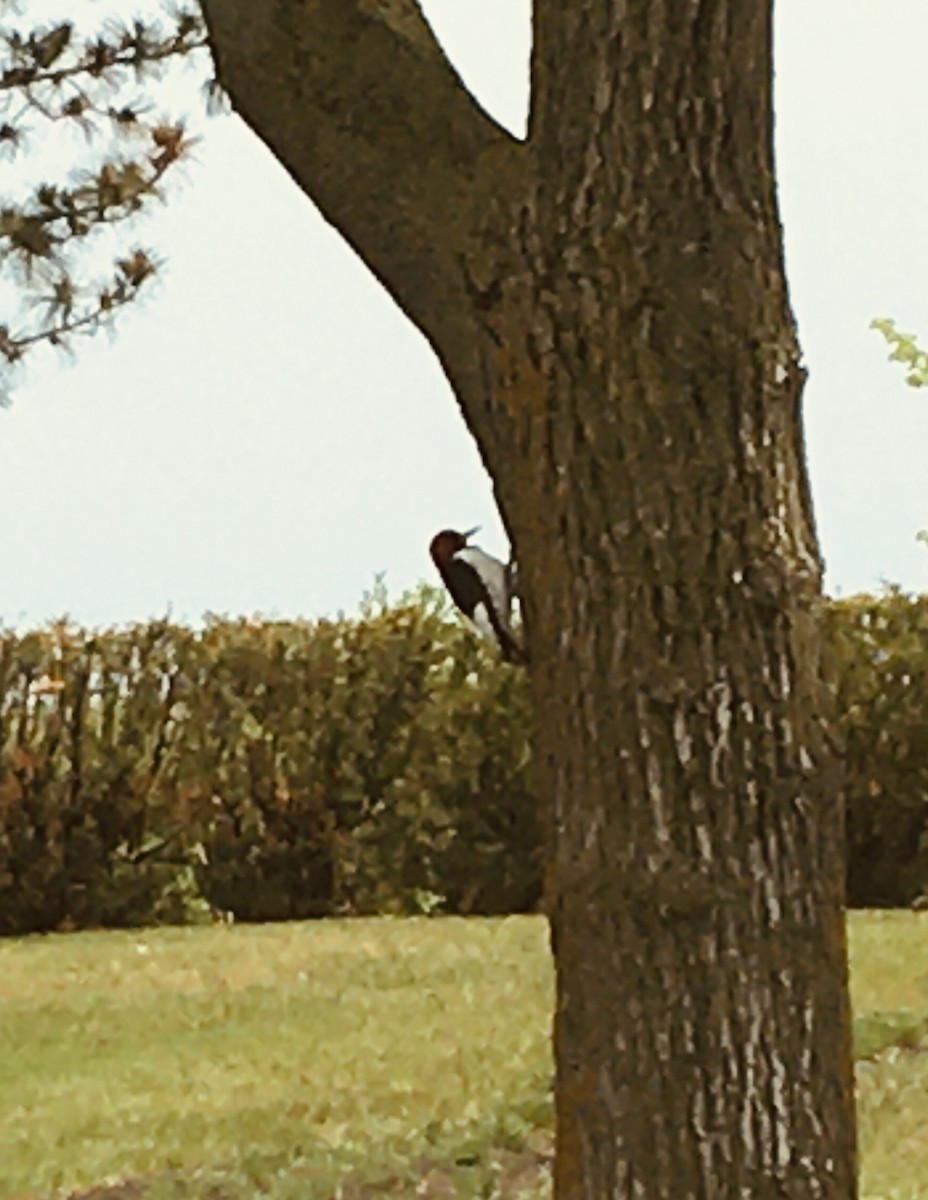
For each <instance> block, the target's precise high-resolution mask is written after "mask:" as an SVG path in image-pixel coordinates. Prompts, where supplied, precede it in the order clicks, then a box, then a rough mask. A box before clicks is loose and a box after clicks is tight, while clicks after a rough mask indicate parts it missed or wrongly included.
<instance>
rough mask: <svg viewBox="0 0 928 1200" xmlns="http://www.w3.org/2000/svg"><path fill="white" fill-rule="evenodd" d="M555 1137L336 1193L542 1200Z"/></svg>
mask: <svg viewBox="0 0 928 1200" xmlns="http://www.w3.org/2000/svg"><path fill="white" fill-rule="evenodd" d="M553 1142H554V1139H553V1135H552V1134H551V1133H550V1132H548V1131H546V1130H538V1131H537V1133H536V1134H535V1135H533V1136H532V1138H531V1145H527V1146H524V1147H522V1148H520V1149H518V1150H512V1149H498V1150H494V1151H492V1152H491V1153H489V1154H486V1155H481V1156H480V1157H463V1158H460V1159H457V1160H456V1161H453V1162H432V1161H429V1160H427V1159H423V1160H421V1161H419V1162H416V1163H414V1164H411V1165H410V1168H409V1171H408V1173H407V1172H404V1173H403V1174H402V1175H392V1176H389V1177H387V1178H384V1179H377V1180H362V1179H360V1178H357V1177H353V1176H349V1177H348V1178H347V1179H345V1180H343V1182H342V1184H341V1186H340V1187H339V1189H338V1193H337V1195H338V1197H339V1200H381V1198H384V1200H387V1198H393V1200H396V1198H397V1197H400V1196H403V1197H410V1198H412V1197H415V1198H416V1200H419V1198H421V1200H459V1198H460V1197H462V1196H475V1197H476V1196H499V1197H502V1196H505V1197H506V1200H542V1198H544V1197H547V1196H548V1195H550V1191H551V1163H552V1161H553V1157H554V1146H553ZM153 1182H154V1181H153V1180H151V1179H144V1178H137V1179H123V1180H120V1181H119V1182H117V1183H110V1184H97V1185H95V1186H94V1187H91V1188H87V1189H84V1190H79V1191H76V1192H71V1193H69V1195H68V1196H67V1200H145V1197H146V1195H147V1194H148V1193H149V1191H150V1190H151V1188H152V1185H153ZM178 1185H179V1191H180V1194H181V1195H183V1196H185V1197H187V1200H232V1198H233V1197H234V1196H237V1194H238V1193H236V1192H235V1191H234V1190H230V1191H229V1192H226V1191H225V1190H224V1189H223V1188H222V1187H221V1186H218V1185H216V1184H214V1183H211V1184H207V1185H205V1186H204V1187H203V1190H202V1191H198V1192H196V1193H192V1192H188V1191H187V1190H186V1189H185V1188H184V1187H183V1184H182V1180H180V1179H178Z"/></svg>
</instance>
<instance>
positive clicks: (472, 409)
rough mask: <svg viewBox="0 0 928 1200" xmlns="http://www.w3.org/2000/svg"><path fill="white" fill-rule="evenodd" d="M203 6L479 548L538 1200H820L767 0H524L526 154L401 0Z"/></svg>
mask: <svg viewBox="0 0 928 1200" xmlns="http://www.w3.org/2000/svg"><path fill="white" fill-rule="evenodd" d="M204 7H205V10H206V14H207V18H208V21H209V25H210V30H211V36H212V39H213V45H214V48H215V50H216V53H217V61H218V66H219V69H220V77H221V79H222V81H223V82H224V83H225V85H226V86H227V88H228V89H229V91H230V93H231V96H232V99H233V102H234V103H235V105H236V107H237V108H238V109H239V111H240V112H241V113H242V114H243V115H244V116H245V118H246V119H247V120H248V121H249V122H250V123H251V124H252V125H253V127H254V128H255V129H256V130H257V132H258V133H259V134H260V135H261V136H262V137H263V138H264V139H265V140H266V141H267V142H268V144H269V145H271V147H272V148H273V149H274V150H275V152H276V153H278V155H279V156H280V157H281V159H282V160H283V161H284V162H285V163H286V165H287V166H288V168H289V169H290V170H291V171H292V173H293V174H294V176H295V177H296V178H297V180H298V182H299V183H300V184H301V186H303V187H304V188H305V189H306V191H307V192H308V193H309V194H310V195H311V196H312V197H313V198H314V199H315V200H316V202H317V203H318V204H319V205H320V207H321V208H322V209H323V212H325V213H326V215H327V216H328V217H329V219H330V220H332V221H333V223H335V224H336V225H337V226H338V227H339V228H340V229H341V230H342V231H343V232H344V233H345V234H346V236H348V238H349V240H350V241H351V242H352V244H353V245H354V246H355V247H356V249H357V250H358V251H359V253H360V254H361V255H362V257H364V259H365V261H367V262H368V263H369V264H370V265H371V266H372V269H374V270H375V271H376V273H377V274H378V276H379V277H380V278H381V279H382V280H383V282H384V283H385V285H386V286H387V287H388V288H389V289H390V290H391V292H392V293H393V295H394V296H395V297H396V298H397V300H398V302H399V303H400V304H401V306H402V307H403V308H404V309H405V311H406V312H407V313H409V315H410V316H411V317H412V319H414V320H415V321H416V322H417V323H418V324H419V326H420V328H422V329H423V331H424V332H425V333H426V336H428V337H429V339H430V340H431V342H432V344H433V345H434V346H435V348H436V351H437V352H438V354H439V356H440V358H441V359H442V362H443V364H444V366H445V368H446V371H447V373H448V376H449V378H450V380H451V382H452V384H453V386H454V388H455V391H456V394H457V396H458V399H459V400H460V403H461V405H462V408H463V410H464V413H465V416H466V418H467V420H468V423H469V425H470V428H471V429H472V431H473V433H474V436H475V437H476V439H477V441H478V444H479V445H480V448H481V451H482V453H483V456H484V459H485V461H486V463H487V466H488V468H489V470H490V472H491V475H492V477H493V479H494V482H495V487H496V493H497V497H498V500H499V503H500V508H501V511H502V513H503V516H504V520H505V521H506V524H507V527H508V529H509V531H510V534H511V536H512V539H513V544H514V547H515V550H516V553H517V557H518V561H519V566H520V581H521V586H522V590H523V593H524V603H523V607H524V613H525V624H526V636H527V639H528V643H529V649H530V653H531V659H532V667H531V677H532V687H533V690H534V695H535V702H536V712H537V737H536V760H537V765H538V778H539V794H540V796H541V797H542V799H543V802H544V804H545V805H546V806H549V807H550V811H551V814H552V820H551V827H552V839H551V856H550V859H551V861H550V872H549V879H548V902H549V913H550V919H551V930H552V942H553V947H554V952H555V962H556V971H557V1013H556V1018H555V1052H556V1063H557V1082H556V1108H557V1123H558V1146H557V1156H556V1166H555V1192H556V1196H557V1198H558V1200H575V1198H576V1200H580V1198H581V1197H584V1198H593V1200H599V1198H601V1197H607V1196H609V1197H622V1198H625V1197H628V1198H629V1200H631V1198H639V1197H640V1198H647V1200H657V1198H659V1197H666V1198H667V1200H684V1198H687V1197H693V1198H694V1200H695V1198H697V1197H698V1198H710V1197H712V1198H716V1197H717V1198H719V1200H721V1198H725V1200H728V1198H731V1200H735V1198H738V1200H741V1198H742V1197H750V1198H751V1200H765V1198H766V1197H770V1198H771V1200H772V1198H773V1197H776V1198H777V1200H782V1198H784V1197H786V1198H788V1200H807V1198H808V1200H812V1198H813V1197H815V1198H817V1200H832V1198H833V1200H849V1198H851V1197H853V1196H854V1195H855V1194H856V1193H855V1182H854V1158H855V1155H854V1126H853V1091H852V1076H851V1065H850V1063H851V1058H850V1045H849V1014H848V1004H847V980H846V954H845V945H844V931H843V914H842V909H841V905H842V876H843V863H844V854H843V844H842V827H841V811H840V803H839V786H838V778H837V773H836V769H835V764H834V761H833V756H832V753H831V751H830V749H829V745H828V741H827V736H826V725H825V722H826V718H827V712H826V705H827V695H826V692H825V689H824V687H823V685H822V683H821V680H820V676H819V664H818V652H817V643H818V623H819V620H818V608H819V595H820V574H821V572H820V564H819V558H818V550H817V546H816V541H815V534H814V529H813V525H812V518H811V512H810V505H809V496H808V488H807V482H806V476H805V462H804V453H803V447H802V436H801V424H800V394H801V390H802V377H803V373H802V370H801V368H800V367H799V364H798V350H797V347H796V341H795V335H794V329H793V322H792V317H791V314H790V311H789V305H788V300H787V296H786V287H785V281H784V277H783V267H782V253H781V243H780V230H779V223H778V218H777V212H776V203H775V195H774V186H773V173H772V149H771V112H770V92H771V46H770V18H771V7H772V3H771V0H766V2H764V0H757V2H756V3H752V4H731V3H730V2H729V0H691V2H690V3H686V4H683V3H680V4H675V5H665V4H662V3H654V2H651V3H643V2H641V3H637V2H636V3H627V2H626V0H571V3H570V4H566V3H563V0H536V3H535V14H534V31H535V44H534V50H533V64H532V88H533V91H532V113H531V120H530V130H529V138H528V142H527V144H520V143H517V142H515V141H514V140H512V139H509V138H508V137H507V135H505V134H504V133H503V132H502V131H501V130H500V129H499V128H498V127H497V126H495V125H493V123H492V122H491V121H490V120H489V119H488V118H486V116H485V115H484V114H482V113H481V112H480V111H479V110H478V109H477V108H476V106H475V105H474V104H473V102H472V101H470V100H469V98H468V97H467V95H466V93H465V92H464V89H463V87H462V86H461V84H460V81H459V80H457V78H456V77H455V76H454V74H453V72H452V71H451V69H450V68H449V67H448V65H447V63H446V62H445V60H444V59H443V57H442V56H441V52H440V51H439V49H438V47H437V45H436V44H435V42H434V39H432V37H431V34H430V31H429V30H428V27H427V26H426V25H425V23H424V22H423V21H422V19H421V14H419V11H418V8H417V6H416V5H415V4H414V3H413V2H412V0H304V3H303V4H302V5H300V6H293V5H288V4H284V3H283V2H282V0H278V2H277V3H268V4H265V5H252V4H250V3H247V2H246V0H206V3H205V5H204Z"/></svg>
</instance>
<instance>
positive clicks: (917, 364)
mask: <svg viewBox="0 0 928 1200" xmlns="http://www.w3.org/2000/svg"><path fill="white" fill-rule="evenodd" d="M870 328H871V329H876V330H877V331H878V332H879V333H881V334H882V335H883V337H884V338H885V339H886V342H887V344H888V345H889V347H890V355H889V358H890V361H891V362H901V363H903V365H904V366H905V370H906V376H905V381H906V383H907V384H908V385H909V386H910V387H925V385H926V384H928V352H926V351H924V350H922V349H921V348H920V346H919V345H918V343H917V341H916V340H915V334H913V333H900V332H899V330H898V329H897V328H896V322H895V321H893V320H892V319H891V318H889V317H876V318H875V319H874V320H873V321H871V322H870Z"/></svg>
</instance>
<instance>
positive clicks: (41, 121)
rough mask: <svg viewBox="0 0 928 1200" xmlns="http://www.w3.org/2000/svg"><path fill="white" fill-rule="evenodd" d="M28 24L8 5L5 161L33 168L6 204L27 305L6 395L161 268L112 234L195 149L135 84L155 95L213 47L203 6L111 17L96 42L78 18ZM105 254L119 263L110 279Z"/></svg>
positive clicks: (1, 227) (20, 316)
mask: <svg viewBox="0 0 928 1200" xmlns="http://www.w3.org/2000/svg"><path fill="white" fill-rule="evenodd" d="M15 15H16V14H15V10H14V11H13V12H11V11H10V6H6V7H4V8H2V9H0V155H2V156H3V157H5V158H7V159H10V160H12V161H13V163H14V165H17V164H19V165H20V166H21V167H22V169H21V170H15V171H10V170H9V169H8V170H7V171H6V174H7V176H8V177H9V176H10V175H12V176H14V177H15V178H17V179H18V180H19V184H18V194H17V195H15V196H10V195H3V196H0V285H2V291H0V303H2V304H5V305H8V306H9V307H10V309H14V308H15V309H16V310H17V312H16V315H14V314H13V313H12V312H11V314H10V315H9V316H7V317H6V318H4V319H2V320H0V400H3V399H8V396H9V382H10V368H11V367H12V366H13V365H14V364H16V363H18V362H19V361H20V360H21V359H22V358H23V356H24V354H25V353H26V352H27V351H28V350H29V349H30V348H32V347H34V346H36V345H38V344H41V343H45V344H49V345H53V346H62V347H67V346H69V345H70V344H71V342H72V339H73V337H74V336H75V335H78V334H91V333H94V332H95V331H96V330H97V329H99V328H100V327H101V325H104V324H106V323H108V322H110V321H111V320H112V318H113V316H114V314H115V313H116V312H117V311H118V310H120V309H122V308H124V307H125V306H127V305H129V304H131V303H132V302H133V301H134V300H135V299H136V298H137V296H138V294H139V292H140V290H141V289H142V288H143V286H144V285H145V284H146V283H147V282H148V281H149V280H150V279H151V278H152V276H153V275H154V274H155V273H156V271H157V262H156V259H155V256H154V255H153V254H152V253H151V252H150V251H149V250H146V249H144V248H143V247H142V246H140V245H137V244H135V243H134V242H132V241H130V240H129V238H128V236H127V235H126V234H121V235H120V236H119V237H117V238H113V239H110V243H109V246H106V245H104V246H101V244H100V240H101V238H100V235H101V232H103V231H106V230H109V231H113V232H118V230H119V229H121V227H122V226H124V225H126V224H127V222H129V221H130V219H131V218H133V217H134V216H136V215H137V214H138V213H140V212H142V211H143V210H145V209H147V208H148V207H149V206H150V204H151V202H152V200H154V199H156V198H158V197H159V196H160V195H161V194H162V187H163V184H164V181H165V179H166V177H167V175H168V173H169V172H170V171H171V170H172V169H173V168H174V166H175V165H176V164H177V163H179V162H182V161H183V160H184V159H185V158H186V156H187V154H188V151H189V149H190V147H191V145H192V139H191V138H190V137H189V136H188V134H187V131H186V127H185V124H184V122H183V121H182V120H178V119H176V118H168V117H164V116H162V115H155V113H154V111H153V106H152V102H151V100H150V99H140V98H139V97H138V95H137V93H136V90H135V89H137V88H138V86H139V85H140V84H145V85H146V88H147V89H148V90H149V91H151V88H152V85H153V84H154V83H155V82H156V81H157V80H158V79H159V78H161V77H163V76H164V74H165V72H166V70H167V68H168V66H169V64H170V63H172V62H174V61H176V60H178V59H186V58H188V57H190V56H191V55H195V54H197V53H199V52H201V51H203V50H204V47H205V44H206V39H205V32H204V29H203V25H202V20H201V17H200V15H199V12H198V10H197V9H195V8H192V7H176V8H173V9H171V10H167V11H164V12H163V13H161V14H160V15H159V16H152V17H149V18H145V17H141V16H139V17H135V18H134V19H133V20H131V21H126V20H124V19H122V18H119V17H111V18H110V19H109V20H108V21H107V22H105V23H104V25H103V27H102V29H101V30H99V31H97V32H95V33H93V34H88V35H81V34H80V33H79V31H78V29H77V27H76V26H75V24H74V23H73V21H72V20H70V19H64V20H58V21H54V22H51V23H49V24H46V25H44V26H40V27H34V28H31V29H28V30H22V29H20V28H18V27H17V25H16V24H15V23H14V19H15ZM75 131H76V132H78V133H79V134H80V135H81V137H82V142H83V146H84V151H83V153H82V155H81V160H80V163H79V165H78V163H76V162H75V160H74V152H73V138H72V140H70V141H69V140H68V135H69V134H72V135H73V133H74V132H75ZM26 157H29V158H32V157H38V159H39V160H40V165H41V166H42V169H47V168H46V167H45V160H46V159H47V160H49V165H51V166H52V168H53V170H54V171H55V173H57V174H58V175H59V176H60V177H59V178H58V179H52V180H49V179H47V178H45V177H42V176H41V175H40V176H39V177H38V178H37V179H35V180H34V181H32V182H29V173H28V171H27V170H26V169H25V168H26V166H27V165H28V164H26V163H23V162H22V160H23V159H24V158H26ZM75 168H76V169H75ZM101 257H104V258H105V257H109V259H110V261H111V264H112V265H111V267H110V270H109V272H108V276H107V277H106V278H103V279H102V280H101V279H100V278H98V267H97V264H98V263H99V261H100V259H101ZM27 314H28V315H27Z"/></svg>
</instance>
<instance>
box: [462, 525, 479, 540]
mask: <svg viewBox="0 0 928 1200" xmlns="http://www.w3.org/2000/svg"><path fill="white" fill-rule="evenodd" d="M479 532H480V526H479V525H475V526H474V527H473V529H468V530H466V531H465V532H464V533H462V534H461V537H462V538H463V539H464V541H465V542H466V541H467V539H468V538H472V537H473V536H474V534H475V533H479Z"/></svg>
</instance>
